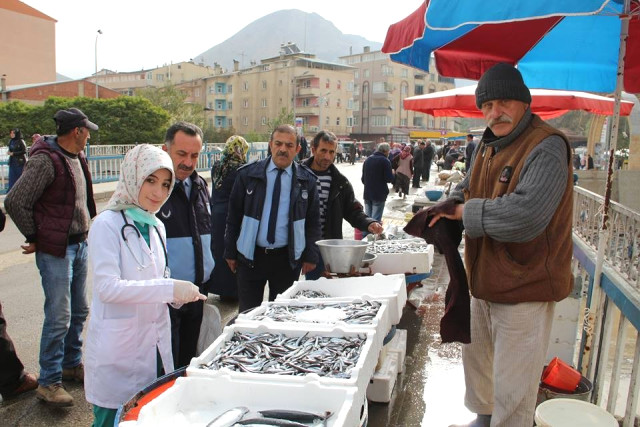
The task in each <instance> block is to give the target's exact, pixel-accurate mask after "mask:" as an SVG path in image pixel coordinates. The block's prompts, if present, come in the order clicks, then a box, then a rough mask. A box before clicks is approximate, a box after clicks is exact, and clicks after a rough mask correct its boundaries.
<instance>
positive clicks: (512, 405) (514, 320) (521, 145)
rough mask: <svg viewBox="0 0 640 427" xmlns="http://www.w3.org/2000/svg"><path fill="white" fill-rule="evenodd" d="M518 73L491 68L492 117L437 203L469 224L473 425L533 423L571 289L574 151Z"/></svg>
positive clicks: (468, 401)
mask: <svg viewBox="0 0 640 427" xmlns="http://www.w3.org/2000/svg"><path fill="white" fill-rule="evenodd" d="M530 103H531V95H530V92H529V89H528V88H527V86H526V85H525V84H524V81H523V79H522V76H521V74H520V72H519V71H518V70H517V69H515V68H514V67H512V66H511V65H507V64H498V65H495V66H494V67H492V68H490V69H489V70H487V72H486V73H485V74H484V75H483V76H482V78H481V79H480V81H479V82H478V87H477V89H476V104H477V106H478V108H479V109H480V110H481V111H482V113H483V115H484V117H485V119H486V120H487V124H488V127H487V128H486V130H485V132H484V134H483V136H482V140H481V141H480V144H479V147H478V148H477V149H476V150H475V153H474V156H473V158H472V159H471V165H470V168H469V169H470V170H469V172H468V173H467V176H466V178H465V179H464V181H462V182H461V183H460V184H459V185H458V186H457V187H456V191H455V192H453V193H452V195H451V197H450V198H449V199H448V200H447V201H444V202H441V203H440V204H438V205H436V206H434V207H432V208H430V211H429V215H433V219H432V220H431V222H430V226H431V225H433V224H434V223H435V222H436V221H438V220H439V219H440V218H442V217H444V218H449V219H455V220H461V221H462V222H463V224H464V228H465V268H466V272H467V279H468V282H469V288H470V290H471V295H472V298H471V343H470V344H465V345H464V346H463V353H462V354H463V356H462V360H463V365H464V372H465V383H466V394H465V405H466V406H467V407H468V408H469V409H470V410H471V411H472V412H475V413H477V414H478V416H477V418H476V419H475V420H474V421H473V422H472V423H471V424H469V425H471V426H492V427H493V426H509V427H512V426H515V427H518V426H531V425H532V424H533V414H534V410H535V404H536V395H537V390H538V382H539V380H540V374H541V372H542V368H543V365H544V362H545V357H546V352H547V346H548V341H549V334H550V331H551V323H552V320H553V310H554V306H555V302H556V301H560V300H562V299H564V298H565V297H566V296H567V295H568V294H569V292H570V290H571V288H572V278H571V256H572V243H571V222H572V194H573V180H572V177H571V176H572V170H571V162H570V159H571V156H570V153H571V150H570V147H569V144H568V142H567V140H566V138H565V137H564V135H562V134H561V133H560V132H559V131H557V130H556V129H554V128H552V127H551V126H549V125H548V124H546V123H544V122H543V121H542V120H541V119H540V118H539V117H538V116H536V115H535V114H532V113H531V109H530V108H529V104H530Z"/></svg>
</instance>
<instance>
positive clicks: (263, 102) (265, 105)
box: [262, 98, 267, 108]
mask: <svg viewBox="0 0 640 427" xmlns="http://www.w3.org/2000/svg"><path fill="white" fill-rule="evenodd" d="M262 108H267V99H266V98H262Z"/></svg>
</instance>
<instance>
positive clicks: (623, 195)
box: [576, 170, 640, 212]
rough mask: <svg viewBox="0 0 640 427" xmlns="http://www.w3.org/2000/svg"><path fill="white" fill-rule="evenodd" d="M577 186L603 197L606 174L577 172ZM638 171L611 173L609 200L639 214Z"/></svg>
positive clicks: (602, 172)
mask: <svg viewBox="0 0 640 427" xmlns="http://www.w3.org/2000/svg"><path fill="white" fill-rule="evenodd" d="M576 173H577V174H578V185H579V186H580V187H582V188H585V189H587V190H589V191H593V192H594V193H597V194H600V195H601V196H604V191H605V184H606V179H607V172H606V171H600V170H579V171H576ZM638 188H640V170H617V171H614V173H613V184H612V187H611V200H613V201H616V202H618V203H620V204H622V205H624V206H626V207H628V208H629V209H633V210H634V211H636V212H640V191H638Z"/></svg>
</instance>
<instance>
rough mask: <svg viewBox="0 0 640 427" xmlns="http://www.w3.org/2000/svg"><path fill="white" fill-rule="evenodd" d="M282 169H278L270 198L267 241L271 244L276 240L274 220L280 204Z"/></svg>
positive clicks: (276, 218) (276, 219)
mask: <svg viewBox="0 0 640 427" xmlns="http://www.w3.org/2000/svg"><path fill="white" fill-rule="evenodd" d="M282 172H284V169H278V176H277V177H276V182H275V183H274V185H273V197H272V198H271V212H269V228H268V229H267V242H269V243H270V244H273V243H274V242H275V241H276V222H277V221H278V205H279V204H280V177H281V176H282Z"/></svg>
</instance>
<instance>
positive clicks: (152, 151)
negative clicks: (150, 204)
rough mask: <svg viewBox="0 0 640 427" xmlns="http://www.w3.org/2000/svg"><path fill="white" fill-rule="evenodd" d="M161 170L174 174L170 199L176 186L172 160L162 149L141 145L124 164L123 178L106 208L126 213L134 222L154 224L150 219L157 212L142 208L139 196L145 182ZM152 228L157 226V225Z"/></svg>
mask: <svg viewBox="0 0 640 427" xmlns="http://www.w3.org/2000/svg"><path fill="white" fill-rule="evenodd" d="M158 169H168V170H169V171H170V172H171V188H169V192H168V194H167V199H168V198H169V195H170V194H171V191H172V190H173V185H174V183H175V175H174V173H173V162H172V161H171V157H169V155H168V154H167V153H166V152H165V151H162V150H161V149H160V148H158V147H154V146H153V145H149V144H140V145H137V146H135V147H134V148H132V149H131V150H129V151H128V152H127V155H126V156H124V160H123V161H122V164H121V165H120V179H119V180H118V184H117V186H116V191H115V192H114V193H113V195H112V196H111V199H109V203H107V206H106V207H105V209H109V210H112V211H121V210H124V211H125V212H126V213H127V214H128V215H129V216H130V217H131V219H133V220H134V221H138V222H142V223H145V224H151V222H150V221H151V218H150V217H152V216H153V214H155V212H147V211H145V210H144V209H142V208H141V207H140V204H139V203H138V195H139V194H140V188H142V184H144V181H145V179H147V177H148V176H149V175H151V174H152V173H154V172H155V171H157V170H158ZM165 202H166V200H165ZM152 225H155V222H154V223H153V224H152Z"/></svg>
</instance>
